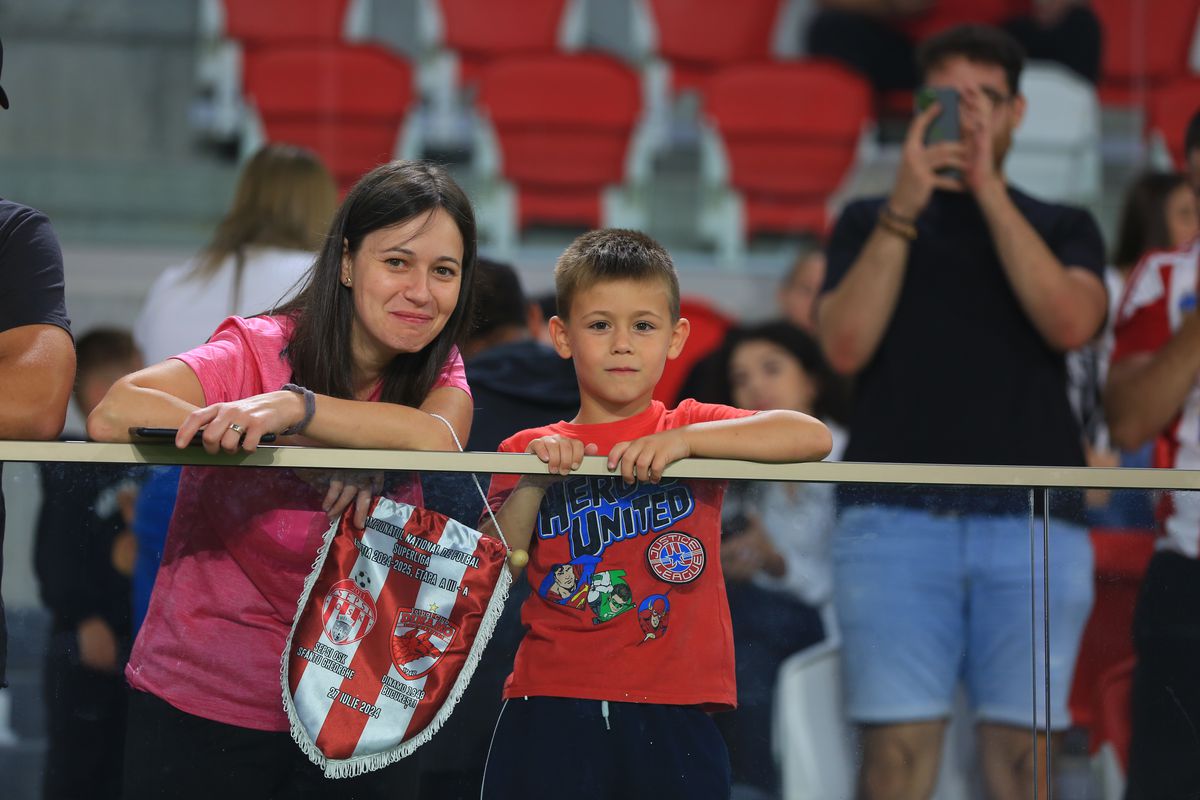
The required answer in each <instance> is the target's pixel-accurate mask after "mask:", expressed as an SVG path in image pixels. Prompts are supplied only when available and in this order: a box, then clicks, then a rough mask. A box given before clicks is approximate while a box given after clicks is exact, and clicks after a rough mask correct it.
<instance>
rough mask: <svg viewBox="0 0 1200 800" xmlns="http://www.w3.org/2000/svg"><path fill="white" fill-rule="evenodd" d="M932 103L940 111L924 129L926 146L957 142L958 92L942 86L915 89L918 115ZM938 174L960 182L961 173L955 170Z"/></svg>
mask: <svg viewBox="0 0 1200 800" xmlns="http://www.w3.org/2000/svg"><path fill="white" fill-rule="evenodd" d="M934 103H937V104H938V105H939V106H940V107H941V110H940V111H938V114H937V116H936V117H934V118H933V120H932V121H931V122H930V123H929V127H928V128H926V129H925V144H926V146H928V145H931V144H937V143H938V142H957V141H959V140H960V139H961V138H962V129H961V127H960V126H959V116H958V91H957V90H955V89H950V88H948V87H944V86H922V87H921V88H919V89H917V92H916V94H915V95H914V104H915V106H916V110H917V113H918V114H920V113H921V112H922V111H924V110H925V109H927V108H929V107H930V106H931V105H933V104H934ZM938 174H939V175H942V176H944V177H947V178H953V179H955V180H962V173H961V172H959V171H958V170H956V169H952V168H948V169H941V170H938Z"/></svg>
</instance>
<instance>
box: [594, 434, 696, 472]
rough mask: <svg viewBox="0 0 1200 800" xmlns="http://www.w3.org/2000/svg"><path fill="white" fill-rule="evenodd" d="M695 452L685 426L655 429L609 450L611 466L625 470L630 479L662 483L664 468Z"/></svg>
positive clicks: (611, 467) (609, 465)
mask: <svg viewBox="0 0 1200 800" xmlns="http://www.w3.org/2000/svg"><path fill="white" fill-rule="evenodd" d="M691 454H692V448H691V445H689V444H688V441H687V437H686V436H684V434H683V430H682V429H679V428H676V429H674V430H669V431H661V432H659V433H652V434H650V435H649V436H643V437H642V438H640V439H634V440H633V441H632V442H618V443H617V444H616V445H614V446H613V449H612V451H611V452H610V453H609V454H608V468H609V469H610V470H615V469H617V468H618V467H619V468H620V470H621V477H622V478H623V479H624V480H625V482H626V483H634V482H635V481H638V480H642V481H647V482H649V483H658V482H659V481H660V480H662V474H663V470H664V469H666V468H667V467H668V466H670V465H671V464H674V463H675V462H676V461H679V460H680V459H682V458H687V457H688V456H690V455H691Z"/></svg>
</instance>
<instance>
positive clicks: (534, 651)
mask: <svg viewBox="0 0 1200 800" xmlns="http://www.w3.org/2000/svg"><path fill="white" fill-rule="evenodd" d="M555 287H556V291H557V298H558V312H559V316H556V317H553V318H552V319H551V320H550V332H551V338H552V342H553V345H554V348H555V350H557V351H558V354H559V355H560V356H562V357H563V358H572V359H574V364H575V373H576V377H577V378H578V381H579V392H580V407H579V413H578V414H577V415H576V416H575V418H574V419H573V420H572V421H570V422H558V423H555V424H553V425H548V426H545V427H542V428H534V429H531V430H525V431H521V432H520V433H518V434H516V435H515V436H512V437H510V438H508V439H506V440H505V441H504V442H502V443H501V445H500V450H501V451H507V452H530V453H534V454H536V455H537V456H538V457H539V458H541V460H542V461H544V462H545V463H546V465H547V468H548V473H549V474H548V475H545V476H524V477H520V478H519V479H518V477H517V476H514V475H497V476H495V477H494V478H493V479H492V485H491V490H490V494H489V498H488V502H489V504H490V505H491V507H492V508H493V509H494V510H495V513H496V517H497V520H498V521H499V523H500V527H501V529H502V530H503V531H504V533H505V536H506V537H507V539H508V542H509V544H510V545H511V546H512V548H513V550H514V558H513V566H514V567H516V568H518V569H519V568H520V567H521V566H522V565H523V563H524V560H525V556H526V554H527V555H528V563H529V583H530V586H531V587H533V590H534V594H533V595H531V596H530V597H529V599H528V600H527V601H526V602H525V605H524V607H523V608H522V621H523V622H524V624H525V626H526V628H527V631H526V635H525V639H524V641H523V642H522V643H521V646H520V648H519V649H518V651H517V655H516V660H515V663H514V666H513V673H512V675H511V676H510V677H509V679H508V682H507V684H506V686H505V690H504V698H505V700H506V702H505V705H504V709H503V711H502V712H501V715H500V720H499V722H498V723H497V727H496V731H495V734H494V736H493V739H492V748H491V752H490V754H489V756H488V762H487V767H486V770H485V775H484V791H483V796H484V797H485V798H508V797H540V796H546V795H548V794H549V793H550V792H559V791H567V792H570V794H571V796H572V797H576V798H590V797H596V798H612V797H619V798H622V800H633V798H638V797H646V798H664V797H690V798H708V797H713V798H716V797H727V796H728V794H729V757H728V753H727V752H726V750H725V744H724V742H723V741H722V739H721V736H720V734H719V733H718V732H717V729H716V727H715V725H714V724H713V722H712V720H711V719H710V718H709V717H708V714H707V712H709V711H719V710H726V709H731V708H733V707H734V706H735V705H736V703H737V697H736V691H735V684H734V671H733V640H732V634H731V631H730V624H729V610H728V607H727V605H726V602H725V588H724V587H725V582H724V579H723V577H722V575H721V565H720V562H719V558H718V554H719V552H720V549H719V537H720V510H721V498H722V495H723V493H724V488H725V486H724V482H721V481H683V480H674V479H669V478H668V479H663V477H662V473H663V470H664V469H665V468H666V467H667V466H668V465H669V464H671V463H673V462H675V461H678V460H679V459H681V458H688V457H710V458H736V459H750V460H756V461H770V462H788V461H805V460H815V459H820V458H822V457H824V456H825V455H826V454H827V453H828V452H829V448H830V437H829V432H828V430H826V428H825V426H824V425H822V424H821V423H820V422H818V421H817V420H815V419H813V418H811V417H808V416H805V415H803V414H799V413H796V412H790V411H768V412H762V413H757V414H751V413H750V412H747V411H742V410H739V409H735V408H729V407H727V406H718V405H705V404H701V403H697V402H694V401H692V400H685V401H683V402H682V403H681V404H680V405H679V407H678V408H676V409H674V410H672V411H668V410H667V409H666V408H665V407H664V406H663V404H662V403H660V402H657V401H653V400H652V399H651V394H652V393H653V391H654V386H655V383H656V382H657V381H658V379H659V376H660V375H662V372H663V368H664V366H665V364H666V361H667V359H669V358H674V357H676V356H677V355H679V352H680V350H681V349H682V348H683V344H684V342H685V341H686V339H687V335H688V321H687V320H686V319H681V318H680V316H679V283H678V280H677V278H676V276H675V268H674V265H673V264H672V263H671V258H670V256H669V255H668V254H667V252H666V251H665V250H664V249H663V248H662V247H661V246H660V245H659V244H658V243H656V242H655V241H654V240H652V239H650V238H649V237H647V236H644V235H642V234H640V233H635V232H633V231H623V230H600V231H592V232H590V233H587V234H584V235H583V236H581V237H579V238H578V239H576V240H575V242H574V243H572V244H571V246H570V247H568V248H567V250H566V252H564V253H563V255H562V256H561V257H560V258H559V260H558V264H557V266H556V267H555ZM594 454H600V455H607V456H608V468H609V470H611V471H614V473H617V474H614V475H613V476H612V477H602V478H585V477H581V476H576V477H568V476H569V475H570V473H571V471H572V470H574V469H576V468H578V467H579V465H580V463H581V458H582V457H583V456H584V455H594ZM483 527H484V530H488V529H489V528H491V527H492V526H491V524H490V521H486V522H484V523H483ZM534 533H536V537H535V536H534ZM531 540H532V541H531ZM668 609H669V612H670V625H669V627H668V626H667V625H665V624H664V623H665V614H666V612H667V610H668ZM650 610H659V611H661V612H662V614H661V616H660V619H659V620H657V621H655V622H654V623H653V624H652V627H651V628H650V629H649V632H653V633H654V634H655V635H653V636H648V635H647V633H648V630H647V629H646V628H645V627H644V621H643V619H642V617H643V614H642V612H643V611H650ZM652 617H653V614H650V615H647V616H646V618H647V619H652Z"/></svg>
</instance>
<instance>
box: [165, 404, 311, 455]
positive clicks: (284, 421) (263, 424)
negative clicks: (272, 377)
mask: <svg viewBox="0 0 1200 800" xmlns="http://www.w3.org/2000/svg"><path fill="white" fill-rule="evenodd" d="M302 419H304V398H303V397H301V396H300V395H299V394H297V393H295V392H286V391H282V390H280V391H278V392H267V393H266V394H256V395H254V396H253V397H247V398H246V399H244V400H235V401H233V402H232V403H214V404H213V405H211V406H205V407H204V408H199V409H197V410H195V411H193V412H192V413H191V414H189V415H188V417H187V419H185V420H184V422H183V424H182V425H180V426H179V432H178V433H176V434H175V446H176V447H187V446H188V444H189V443H190V442H191V441H192V437H193V436H195V435H196V432H197V431H199V430H200V429H202V428H203V429H204V433H203V434H202V435H201V440H202V441H203V442H204V450H205V451H206V452H208V453H211V454H214V455H215V454H216V453H220V452H225V453H236V452H237V451H238V450H245V451H246V452H247V453H253V452H254V451H255V450H256V449H257V448H258V443H259V440H260V439H262V437H263V435H264V434H267V433H275V434H278V433H279V432H280V431H284V430H287V429H288V428H290V427H291V426H293V425H295V424H297V423H299V422H300V420H302Z"/></svg>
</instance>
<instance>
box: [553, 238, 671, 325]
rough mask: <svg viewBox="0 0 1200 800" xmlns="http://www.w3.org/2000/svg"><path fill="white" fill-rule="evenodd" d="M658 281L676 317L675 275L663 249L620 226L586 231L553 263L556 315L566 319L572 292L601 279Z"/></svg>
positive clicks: (586, 287)
mask: <svg viewBox="0 0 1200 800" xmlns="http://www.w3.org/2000/svg"><path fill="white" fill-rule="evenodd" d="M622 280H625V281H656V280H657V281H662V283H663V285H664V286H666V288H667V296H668V302H669V304H670V307H671V321H672V322H675V321H677V320H678V319H679V277H678V276H677V275H676V274H675V264H674V262H672V261H671V256H670V254H669V253H667V249H666V248H665V247H663V246H662V245H661V244H659V243H658V242H656V241H654V240H653V239H651V238H650V237H649V236H647V235H646V234H644V233H639V232H638V231H630V230H623V229H620V228H601V229H600V230H595V231H588V232H587V233H585V234H583V235H582V236H580V237H579V238H578V239H576V240H575V241H573V242H571V244H570V245H569V246H568V247H567V249H566V250H564V251H563V254H562V255H561V256H559V257H558V263H557V264H555V265H554V293H555V301H556V304H557V306H558V315H559V316H560V317H562V318H563V319H567V318H568V316H569V315H570V313H571V302H572V301H573V300H574V299H575V295H576V294H578V293H579V292H581V291H585V290H587V289H590V288H591V287H593V286H595V285H596V284H597V283H601V282H603V281H622Z"/></svg>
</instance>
